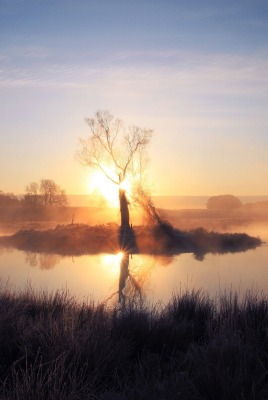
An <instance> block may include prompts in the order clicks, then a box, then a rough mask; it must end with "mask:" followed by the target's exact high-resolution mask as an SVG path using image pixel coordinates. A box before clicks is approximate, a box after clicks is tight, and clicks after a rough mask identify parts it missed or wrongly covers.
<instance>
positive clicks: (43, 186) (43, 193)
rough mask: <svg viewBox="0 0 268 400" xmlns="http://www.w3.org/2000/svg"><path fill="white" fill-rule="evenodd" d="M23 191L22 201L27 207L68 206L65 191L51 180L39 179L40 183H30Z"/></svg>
mask: <svg viewBox="0 0 268 400" xmlns="http://www.w3.org/2000/svg"><path fill="white" fill-rule="evenodd" d="M25 189H26V194H25V196H24V201H25V203H26V204H28V205H31V206H44V207H51V206H58V207H65V206H67V204H68V201H67V196H66V194H65V191H64V190H62V189H61V187H60V186H59V185H57V184H56V183H55V182H54V181H53V180H52V179H41V180H40V183H37V182H32V183H30V184H29V185H27V186H26V188H25Z"/></svg>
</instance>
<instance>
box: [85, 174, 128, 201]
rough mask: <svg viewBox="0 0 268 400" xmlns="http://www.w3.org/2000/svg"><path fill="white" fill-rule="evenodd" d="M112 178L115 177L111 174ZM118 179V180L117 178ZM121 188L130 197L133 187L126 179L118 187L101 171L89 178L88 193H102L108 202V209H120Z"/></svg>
mask: <svg viewBox="0 0 268 400" xmlns="http://www.w3.org/2000/svg"><path fill="white" fill-rule="evenodd" d="M109 175H110V176H113V175H112V174H111V173H110V174H109ZM115 179H116V178H115ZM119 187H120V188H121V189H123V190H125V191H126V193H127V194H128V195H129V196H130V193H131V185H130V181H129V180H128V179H125V180H124V181H123V182H121V183H120V185H116V184H115V183H113V182H112V181H111V180H110V179H108V178H107V177H106V176H105V175H104V174H103V173H102V172H101V171H94V172H92V173H91V174H90V176H89V178H88V193H89V194H93V193H94V192H96V191H97V192H98V193H100V195H101V196H102V197H103V198H104V199H105V200H106V201H107V205H108V207H116V208H117V207H119V193H118V189H119Z"/></svg>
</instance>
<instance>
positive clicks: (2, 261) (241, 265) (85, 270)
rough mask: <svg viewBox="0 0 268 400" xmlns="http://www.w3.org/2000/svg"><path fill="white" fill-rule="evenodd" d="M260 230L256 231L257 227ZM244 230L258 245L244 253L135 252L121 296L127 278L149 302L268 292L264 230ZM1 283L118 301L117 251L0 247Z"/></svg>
mask: <svg viewBox="0 0 268 400" xmlns="http://www.w3.org/2000/svg"><path fill="white" fill-rule="evenodd" d="M260 228H261V229H260ZM247 232H248V233H250V234H254V235H256V236H260V237H261V239H262V240H263V241H266V242H265V243H263V244H262V245H261V246H260V247H258V248H256V249H254V250H248V251H246V252H239V253H229V254H221V255H213V254H207V255H205V258H204V260H203V261H200V260H197V259H196V258H195V257H194V255H193V254H191V253H189V254H181V255H179V256H174V257H168V256H150V255H146V256H145V255H140V254H138V255H137V254H136V255H133V256H131V257H130V259H129V277H127V278H126V282H125V289H124V290H125V291H126V295H129V296H132V295H133V281H134V282H136V283H137V284H138V285H139V286H140V296H142V299H143V300H145V301H147V302H150V303H155V302H159V301H160V302H163V303H167V302H168V301H169V300H170V299H171V297H172V295H173V293H176V292H181V291H185V290H191V289H193V288H195V289H203V290H206V291H208V292H209V293H210V294H211V295H217V294H220V293H223V292H224V291H225V290H227V291H228V290H232V291H237V292H238V293H239V294H241V296H242V295H243V294H244V293H245V292H246V291H247V290H253V291H258V292H261V291H263V292H265V293H267V292H268V274H267V272H268V261H267V260H268V244H267V242H268V229H267V227H265V226H262V227H261V226H260V225H258V224H256V225H254V226H251V227H250V228H249V229H248V230H247ZM0 274H1V284H2V285H3V284H5V282H8V284H9V285H11V286H12V287H13V288H14V289H15V290H17V291H21V290H24V289H25V288H27V287H29V286H31V287H32V288H33V289H34V290H37V291H39V290H48V291H51V290H52V291H55V290H62V289H68V290H69V291H70V292H71V293H72V294H73V295H75V296H76V297H77V298H78V299H79V300H80V301H83V300H85V299H90V298H91V299H94V301H96V302H103V301H106V300H107V299H110V300H109V301H112V302H115V303H116V302H117V301H118V290H119V279H120V259H119V258H118V256H117V254H98V255H85V256H79V257H62V256H59V255H55V254H43V253H31V252H25V251H19V250H14V249H13V250H5V249H2V250H1V253H0Z"/></svg>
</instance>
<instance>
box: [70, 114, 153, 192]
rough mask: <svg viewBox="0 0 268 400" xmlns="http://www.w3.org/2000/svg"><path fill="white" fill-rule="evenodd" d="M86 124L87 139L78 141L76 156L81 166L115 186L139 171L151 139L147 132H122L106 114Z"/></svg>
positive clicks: (136, 129)
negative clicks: (102, 176) (78, 149)
mask: <svg viewBox="0 0 268 400" xmlns="http://www.w3.org/2000/svg"><path fill="white" fill-rule="evenodd" d="M86 123H87V124H88V126H89V128H90V131H91V135H90V136H89V137H88V138H85V139H84V138H81V139H80V144H81V149H80V151H78V153H77V158H78V160H79V161H80V162H81V163H82V164H83V165H86V166H89V167H93V168H97V169H99V170H101V171H102V172H103V173H104V175H105V176H106V177H107V178H108V179H110V180H111V181H112V182H113V183H115V184H120V183H121V182H122V181H123V180H124V179H125V178H126V176H127V175H128V174H133V172H134V171H135V170H137V169H140V166H141V161H140V160H141V155H142V153H143V151H144V150H145V148H146V146H147V145H148V144H149V142H150V139H151V137H152V133H153V131H152V130H151V129H147V128H139V127H137V126H132V127H129V128H125V126H124V124H123V122H122V121H121V120H120V119H117V118H114V117H113V115H111V114H110V113H109V112H108V111H98V112H96V113H95V115H94V117H93V118H87V119H86ZM138 166H139V167H138ZM111 167H112V168H111Z"/></svg>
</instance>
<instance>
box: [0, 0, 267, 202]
mask: <svg viewBox="0 0 268 400" xmlns="http://www.w3.org/2000/svg"><path fill="white" fill-rule="evenodd" d="M0 44H1V46H0V132H1V146H0V159H1V170H0V189H2V190H4V191H13V192H16V193H17V192H18V193H21V192H23V191H24V188H25V186H26V185H27V184H28V183H29V182H31V181H37V180H39V179H40V178H52V179H54V180H55V181H56V182H57V183H59V184H60V185H61V186H62V187H63V188H65V189H66V191H67V192H69V193H70V192H73V193H74V192H78V193H82V192H87V190H88V186H89V182H88V180H89V177H88V171H87V170H86V169H85V168H84V167H82V166H80V165H79V164H78V163H77V162H76V161H75V159H74V153H75V151H76V150H77V149H78V139H79V137H80V136H86V135H87V134H89V130H88V128H87V125H86V124H85V122H84V118H85V117H87V116H91V115H92V114H93V113H94V112H95V111H96V110H98V109H108V110H110V111H111V112H112V113H113V114H114V115H116V116H118V117H120V118H122V119H123V120H125V122H126V124H127V125H132V124H135V125H140V126H146V127H150V128H153V129H154V130H155V136H154V139H153V142H152V145H151V147H150V150H149V156H150V160H151V170H150V174H151V177H152V181H153V191H154V193H156V194H174V195H175V194H176V195H188V194H197V195H198V194H200V195H202V194H204V195H210V194H224V193H233V194H237V195H239V194H241V195H242V194H268V190H267V187H266V185H267V181H268V129H267V128H268V115H267V114H268V113H267V111H268V1H267V0H235V1H234V0H232V1H229V0H227V1H226V0H225V1H222V0H221V1H218V0H213V1H208V0H195V1H191V0H187V1H186V0H185V1H180V0H177V1H171V0H162V1H158V0H154V1H149V0H136V1H128V0H125V1H123V0H114V1H113V0H105V1H102V0H99V1H97V0H96V1H94V0H92V1H91V0H88V1H86V0H65V1H63V0H62V1H60V0H46V1H45V0H43V1H41V0H0Z"/></svg>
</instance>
